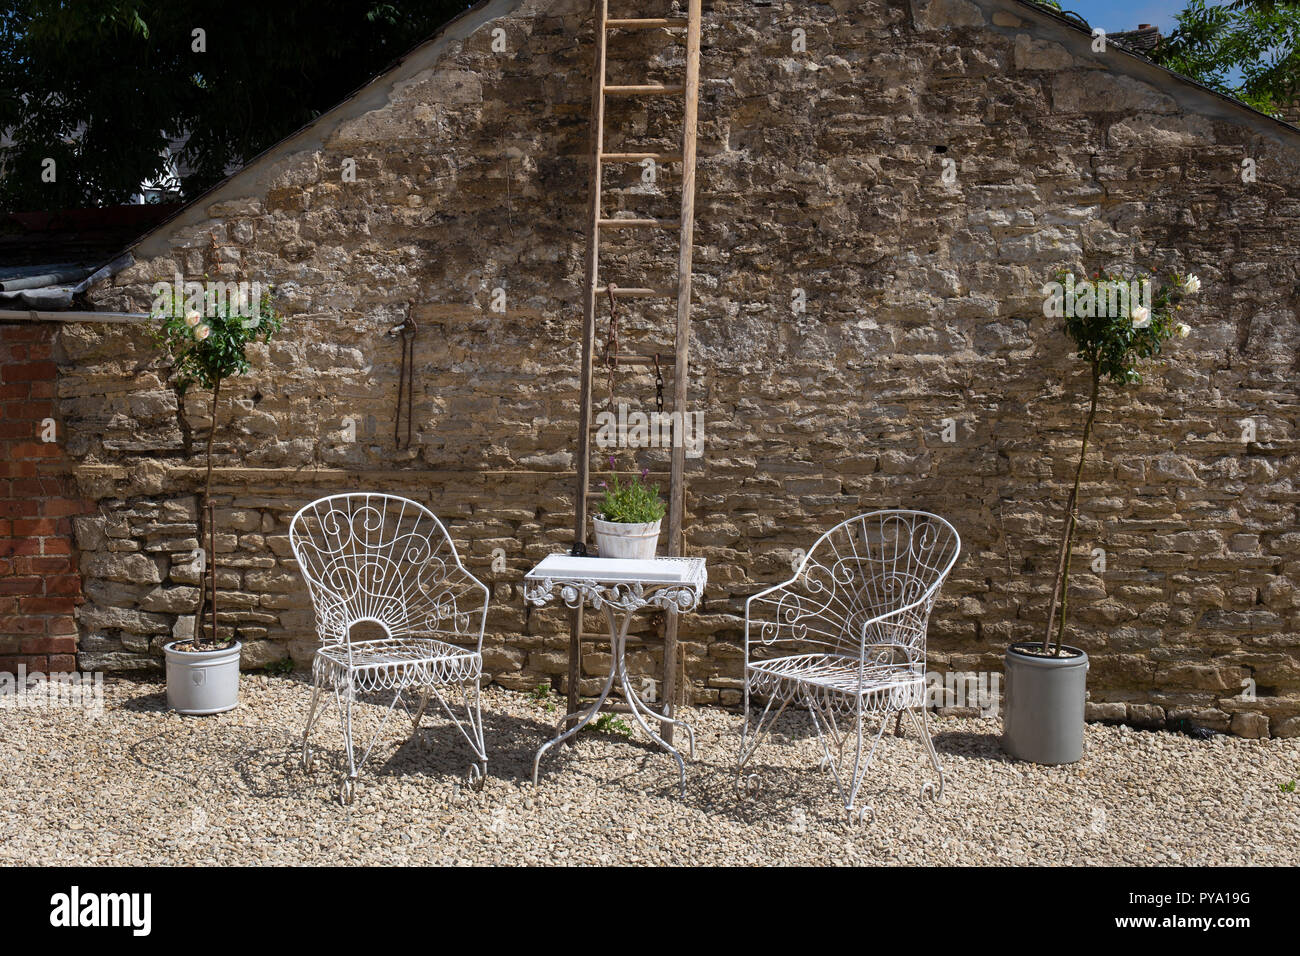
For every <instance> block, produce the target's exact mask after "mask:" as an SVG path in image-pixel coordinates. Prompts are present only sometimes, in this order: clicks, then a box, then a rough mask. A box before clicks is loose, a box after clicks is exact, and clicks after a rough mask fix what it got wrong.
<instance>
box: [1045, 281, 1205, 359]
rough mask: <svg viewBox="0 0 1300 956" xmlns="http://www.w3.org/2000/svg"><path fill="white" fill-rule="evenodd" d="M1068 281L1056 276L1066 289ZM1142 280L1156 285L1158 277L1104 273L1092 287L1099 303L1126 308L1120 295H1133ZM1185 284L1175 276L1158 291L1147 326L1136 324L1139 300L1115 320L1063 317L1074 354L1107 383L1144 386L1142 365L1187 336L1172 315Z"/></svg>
mask: <svg viewBox="0 0 1300 956" xmlns="http://www.w3.org/2000/svg"><path fill="white" fill-rule="evenodd" d="M1067 275H1068V274H1067V273H1064V272H1062V273H1060V274H1058V276H1057V278H1058V281H1060V282H1061V283H1062V284H1063V285H1064V284H1065V281H1066V278H1067ZM1144 279H1149V280H1150V281H1151V282H1152V284H1153V285H1154V282H1155V279H1154V273H1152V274H1151V275H1150V276H1143V275H1141V274H1139V275H1136V276H1124V275H1119V274H1115V273H1104V274H1100V275H1097V276H1095V277H1094V278H1093V279H1092V280H1091V282H1092V285H1093V288H1094V289H1095V291H1096V300H1097V302H1101V301H1102V300H1103V298H1108V299H1110V301H1116V300H1118V301H1120V302H1121V303H1123V302H1124V301H1125V300H1124V297H1122V296H1121V295H1120V294H1119V293H1120V291H1121V290H1130V289H1132V287H1133V283H1140V282H1142V281H1143V280H1144ZM1187 281H1188V280H1187V279H1184V278H1183V277H1181V276H1177V275H1175V276H1173V277H1172V278H1171V279H1170V280H1169V281H1168V282H1166V283H1164V284H1162V285H1161V286H1160V287H1159V288H1158V289H1154V290H1153V291H1152V293H1151V307H1150V315H1149V316H1148V317H1147V321H1145V322H1135V321H1134V315H1133V313H1134V311H1135V310H1136V309H1138V308H1139V307H1140V305H1139V303H1138V302H1137V301H1136V300H1133V301H1129V302H1128V303H1127V307H1123V308H1119V309H1116V310H1114V314H1106V315H1099V314H1094V315H1091V316H1078V315H1070V314H1068V312H1067V314H1066V315H1065V316H1064V322H1065V332H1066V334H1067V335H1068V336H1069V337H1070V338H1071V339H1072V340H1073V342H1074V346H1075V354H1076V355H1077V356H1078V357H1079V358H1080V359H1083V360H1084V361H1085V362H1087V363H1088V364H1089V365H1092V366H1095V367H1096V369H1097V372H1098V374H1099V376H1100V377H1101V378H1104V379H1109V380H1110V381H1111V382H1112V383H1114V384H1117V385H1125V384H1136V383H1140V382H1141V381H1142V373H1141V372H1140V371H1139V365H1140V364H1141V363H1142V362H1143V361H1146V360H1148V359H1152V358H1155V357H1156V356H1157V355H1159V354H1160V350H1161V347H1162V346H1163V345H1164V343H1165V342H1167V341H1168V340H1169V339H1171V338H1173V337H1174V336H1176V335H1180V334H1181V335H1185V334H1186V331H1185V327H1183V328H1181V329H1180V323H1179V322H1177V321H1176V319H1175V316H1174V313H1175V311H1176V310H1177V309H1178V308H1179V305H1178V303H1179V302H1180V301H1181V299H1182V298H1183V296H1184V295H1185V294H1186V291H1185V290H1186V283H1187ZM1197 287H1198V288H1199V284H1198V285H1197ZM1112 290H1114V293H1113V295H1112ZM1130 298H1131V297H1130ZM1093 311H1094V313H1097V312H1107V311H1109V310H1107V309H1100V308H1097V309H1094V310H1093Z"/></svg>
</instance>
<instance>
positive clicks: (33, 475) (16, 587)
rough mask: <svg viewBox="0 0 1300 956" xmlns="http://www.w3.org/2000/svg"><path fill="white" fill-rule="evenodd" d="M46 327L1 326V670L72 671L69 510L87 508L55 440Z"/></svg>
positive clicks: (53, 370) (77, 588) (76, 584)
mask: <svg viewBox="0 0 1300 956" xmlns="http://www.w3.org/2000/svg"><path fill="white" fill-rule="evenodd" d="M54 337H55V333H54V329H53V328H52V327H51V326H50V325H49V324H32V323H26V322H23V323H0V671H6V672H9V673H14V672H16V671H17V669H18V668H19V667H20V666H21V667H26V668H27V671H28V673H36V672H40V673H50V672H54V671H72V670H75V669H76V657H75V653H76V650H77V622H76V620H75V619H74V617H73V612H74V611H75V609H76V607H77V605H79V604H80V603H81V601H82V596H81V578H80V576H79V575H78V573H77V555H76V550H75V548H74V545H73V535H72V521H73V516H75V515H78V514H80V513H82V512H84V511H85V510H86V509H87V507H89V506H90V504H89V503H88V502H86V501H84V500H82V499H81V498H80V497H79V495H78V493H77V488H76V484H75V482H74V481H73V480H72V477H71V475H70V469H71V462H70V461H68V459H67V456H66V455H65V454H64V453H63V449H62V446H61V444H60V442H59V438H60V437H61V434H60V433H61V426H60V425H59V422H58V419H57V410H56V401H55V391H56V378H57V374H58V366H57V365H56V364H55V362H54V361H53V341H54Z"/></svg>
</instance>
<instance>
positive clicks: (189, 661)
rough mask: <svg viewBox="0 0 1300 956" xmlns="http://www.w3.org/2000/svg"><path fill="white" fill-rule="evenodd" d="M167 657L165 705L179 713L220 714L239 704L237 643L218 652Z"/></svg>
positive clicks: (170, 647)
mask: <svg viewBox="0 0 1300 956" xmlns="http://www.w3.org/2000/svg"><path fill="white" fill-rule="evenodd" d="M177 643H178V642H176V641H173V642H172V643H170V644H167V645H165V646H164V647H163V653H164V654H165V655H166V656H167V705H168V706H169V707H171V708H172V709H173V710H177V711H180V712H181V713H182V714H221V713H225V712H226V711H228V710H234V709H235V705H237V704H238V703H239V651H240V649H241V648H242V647H243V645H242V644H240V643H239V642H238V641H236V642H235V643H234V644H232V645H230V646H229V647H223V648H222V649H221V650H218V651H178V650H176V644H177Z"/></svg>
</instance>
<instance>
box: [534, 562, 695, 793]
mask: <svg viewBox="0 0 1300 956" xmlns="http://www.w3.org/2000/svg"><path fill="white" fill-rule="evenodd" d="M707 580H708V574H707V571H706V570H705V566H704V559H703V558H652V559H648V560H639V559H631V558H575V557H572V556H570V555H567V554H551V555H547V556H546V558H544V559H543V560H542V562H541V564H539V565H537V567H535V568H533V569H532V570H531V571H529V572H528V574H526V575H525V576H524V600H525V601H528V602H531V603H532V604H535V605H537V606H538V607H541V606H542V605H544V604H547V603H548V602H550V601H552V600H554V599H555V598H557V597H558V598H559V599H560V600H561V601H563V602H564V604H565V606H567V607H571V608H576V607H579V606H581V604H582V603H583V602H584V601H590V602H591V605H592V607H593V608H595V609H596V610H597V611H602V610H603V611H604V612H605V618H606V620H607V621H608V622H609V640H610V664H609V676H608V677H607V678H605V686H604V688H603V689H602V690H601V692H600V696H599V697H597V698H596V702H595V703H594V704H592V705H591V706H590V707H588V708H587V709H586V710H582V711H578V712H576V713H573V714H566V715H565V716H564V717H563V718H561V719H560V722H559V723H558V724H556V727H555V730H556V736H555V737H554V738H552V739H551V740H548V741H547V742H546V743H544V744H542V747H541V749H540V750H538V751H537V756H536V757H535V758H533V784H534V786H535V785H536V784H537V768H538V765H539V764H540V763H541V760H542V755H543V754H545V753H546V751H548V750H550V749H551V748H552V747H554V746H555V745H556V744H558V743H561V742H562V741H564V740H567V739H569V738H570V737H572V736H574V735H575V734H577V733H578V731H580V730H582V728H583V727H585V726H586V725H587V724H588V723H590V722H591V719H592V718H593V717H595V716H596V714H597V713H599V712H600V708H601V706H602V705H603V704H604V703H605V701H606V699H607V698H608V697H609V694H610V691H611V690H613V688H614V681H615V679H617V680H618V682H619V688H620V690H621V691H622V693H623V699H624V700H625V701H626V702H627V708H628V711H629V713H631V715H632V718H633V719H634V720H635V721H636V723H637V724H638V726H640V728H641V729H642V730H644V731H645V732H646V734H647V735H648V736H649V737H650V739H651V740H653V741H654V742H655V743H657V744H658V745H659V746H660V747H662V748H663V749H664V750H666V751H668V752H669V753H670V754H672V755H673V758H674V759H676V761H677V769H678V772H679V773H680V775H681V785H682V794H683V795H685V793H686V763H685V761H683V760H682V755H681V754H679V753H678V752H677V751H676V750H674V749H673V747H672V745H670V744H669V743H668V742H667V741H665V740H664V739H663V738H662V737H660V736H659V735H658V734H657V733H655V732H654V731H653V730H651V729H650V724H649V723H647V721H646V718H647V717H649V718H651V720H653V721H664V722H667V723H670V724H673V725H674V726H677V727H684V728H685V729H686V734H687V738H688V740H689V741H690V755H691V759H692V760H694V759H695V731H694V730H692V729H691V725H690V724H688V723H686V721H684V720H677V719H674V718H672V717H668V716H667V715H665V714H662V713H659V712H657V711H655V710H652V709H651V708H650V707H649V706H647V705H646V704H645V702H644V701H642V700H641V698H640V697H638V696H637V694H636V691H635V690H633V689H632V682H631V681H630V680H629V679H628V676H627V662H626V651H627V632H628V627H629V626H630V624H631V622H632V615H633V614H635V613H636V612H637V611H638V610H640V609H641V608H643V607H656V608H659V609H661V610H664V611H669V612H674V613H681V612H684V611H691V610H694V609H695V608H696V607H698V606H699V603H700V599H701V598H702V597H703V595H704V585H705V583H706V581H707ZM575 718H576V720H577V722H576V723H575V724H574V725H573V726H572V727H571V728H569V729H568V730H563V732H561V731H562V728H563V727H564V725H565V724H567V723H569V721H571V720H574V719H575Z"/></svg>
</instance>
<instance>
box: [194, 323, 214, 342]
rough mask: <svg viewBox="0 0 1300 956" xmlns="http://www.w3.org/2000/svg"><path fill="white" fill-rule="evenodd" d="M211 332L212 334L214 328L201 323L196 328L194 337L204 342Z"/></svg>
mask: <svg viewBox="0 0 1300 956" xmlns="http://www.w3.org/2000/svg"><path fill="white" fill-rule="evenodd" d="M211 334H212V330H211V329H210V328H208V327H207V326H206V325H200V326H199V327H198V328H196V329H195V330H194V337H195V338H196V339H198V340H199V341H200V342H202V341H203V340H204V339H206V338H207V337H208V336H209V335H211Z"/></svg>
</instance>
